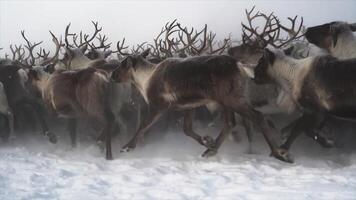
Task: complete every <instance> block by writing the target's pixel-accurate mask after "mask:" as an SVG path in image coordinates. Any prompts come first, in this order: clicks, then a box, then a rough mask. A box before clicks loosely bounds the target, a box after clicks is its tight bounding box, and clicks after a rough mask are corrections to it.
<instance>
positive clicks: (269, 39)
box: [241, 6, 303, 48]
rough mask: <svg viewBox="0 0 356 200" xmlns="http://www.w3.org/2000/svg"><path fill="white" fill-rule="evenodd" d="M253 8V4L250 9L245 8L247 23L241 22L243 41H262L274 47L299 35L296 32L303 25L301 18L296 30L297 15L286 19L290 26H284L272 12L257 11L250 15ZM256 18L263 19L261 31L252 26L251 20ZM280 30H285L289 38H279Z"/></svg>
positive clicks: (280, 45) (264, 44) (284, 43)
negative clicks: (267, 13)
mask: <svg viewBox="0 0 356 200" xmlns="http://www.w3.org/2000/svg"><path fill="white" fill-rule="evenodd" d="M254 9H255V6H253V7H252V9H251V10H250V11H248V10H247V9H246V10H245V12H246V18H247V21H248V25H246V24H244V23H241V25H242V41H243V43H251V42H254V41H255V40H257V41H258V42H260V43H261V42H262V45H263V46H266V45H267V44H270V45H272V46H274V47H277V48H279V47H282V46H284V45H286V44H288V43H289V42H291V41H293V40H295V39H298V38H300V37H301V35H299V36H298V34H299V33H300V31H301V29H302V26H303V18H302V20H301V24H300V26H299V28H298V30H297V31H296V30H295V22H296V19H297V16H295V17H294V18H293V19H292V18H288V20H289V21H291V22H292V27H291V28H286V27H285V26H283V25H282V24H281V23H280V21H279V19H278V18H277V17H276V16H275V15H274V14H273V12H272V13H270V14H269V15H266V14H264V13H261V12H260V11H257V13H256V14H254V15H253V16H252V13H253V11H254ZM256 18H263V19H264V20H265V24H264V26H263V27H262V29H261V32H259V31H258V30H260V29H259V27H258V26H256V27H254V26H253V23H252V21H253V20H254V19H256ZM281 30H283V31H286V32H287V33H288V34H289V38H287V39H284V40H283V39H280V36H281ZM247 32H248V33H247ZM252 37H254V38H252Z"/></svg>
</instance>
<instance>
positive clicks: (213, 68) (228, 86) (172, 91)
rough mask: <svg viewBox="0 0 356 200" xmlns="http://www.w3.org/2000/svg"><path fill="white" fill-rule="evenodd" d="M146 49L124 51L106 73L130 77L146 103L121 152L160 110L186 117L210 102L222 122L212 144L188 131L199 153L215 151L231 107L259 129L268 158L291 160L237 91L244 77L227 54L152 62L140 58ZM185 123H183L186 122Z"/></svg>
mask: <svg viewBox="0 0 356 200" xmlns="http://www.w3.org/2000/svg"><path fill="white" fill-rule="evenodd" d="M148 54H149V49H148V50H147V51H145V52H143V53H142V54H141V55H137V56H128V57H127V58H126V59H125V60H124V61H122V63H121V66H120V67H118V68H117V69H116V70H115V71H114V72H113V73H112V78H113V79H114V80H115V81H117V82H128V81H130V82H132V83H133V84H134V85H135V86H136V87H137V88H138V90H139V91H140V93H141V95H142V96H143V97H144V99H145V101H146V102H147V104H148V106H149V109H148V110H149V112H148V115H147V118H146V120H145V121H144V122H143V123H142V124H141V126H140V128H139V129H138V130H137V132H136V134H135V136H134V137H133V138H132V140H130V142H129V143H128V144H126V145H125V146H124V147H123V149H122V151H123V152H125V151H130V150H133V149H134V148H135V147H136V144H137V142H138V140H139V139H140V138H142V137H143V135H144V134H145V132H146V131H147V130H148V129H149V128H150V127H151V126H152V125H153V124H154V123H155V122H156V121H157V120H158V119H159V118H160V117H161V116H162V114H163V113H165V112H166V111H169V110H179V111H187V112H188V114H187V115H188V116H187V117H189V111H190V110H192V109H194V108H196V107H198V106H202V105H205V104H207V103H211V102H214V103H218V104H220V105H221V106H222V108H223V113H224V118H225V120H224V121H225V123H224V127H223V129H222V131H221V132H220V134H219V136H218V137H217V138H216V140H215V141H214V142H213V144H208V143H207V141H204V140H203V139H201V138H200V136H198V135H196V134H194V133H189V134H188V135H189V136H191V137H193V138H194V139H195V140H197V141H198V142H199V143H200V144H202V145H204V146H206V147H207V148H208V149H207V150H206V151H205V152H204V153H203V156H212V155H215V154H216V153H217V150H218V149H219V147H220V146H221V144H222V142H223V141H224V139H225V137H226V135H227V133H229V131H230V129H231V128H232V124H231V114H232V113H233V112H237V113H238V114H240V115H241V116H243V117H246V118H247V119H249V120H251V121H253V122H254V123H255V124H256V126H258V127H260V128H261V130H262V132H263V135H264V137H265V139H266V141H267V143H268V145H269V147H270V149H271V151H272V155H273V156H274V157H276V158H277V159H280V160H282V161H286V162H292V160H291V158H290V157H289V154H288V152H287V151H281V149H279V148H278V147H277V145H276V143H275V141H274V140H273V138H272V135H271V132H270V129H269V126H268V125H267V123H266V120H265V119H264V117H263V115H262V114H261V113H260V112H258V111H256V110H254V109H253V108H252V107H251V106H250V105H249V104H248V102H247V101H246V99H245V97H244V95H243V92H244V78H243V77H242V75H241V71H240V70H239V68H238V67H237V66H236V61H235V60H234V59H233V58H231V57H229V56H198V57H192V58H186V59H181V58H169V59H166V60H164V61H162V62H160V63H159V64H153V63H150V62H149V61H147V60H146V59H145V57H146V56H147V55H148ZM232 111H233V112H232ZM185 126H186V127H189V124H185Z"/></svg>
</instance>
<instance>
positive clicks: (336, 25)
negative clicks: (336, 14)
mask: <svg viewBox="0 0 356 200" xmlns="http://www.w3.org/2000/svg"><path fill="white" fill-rule="evenodd" d="M354 31H356V23H354V24H348V23H346V22H330V23H327V24H323V25H319V26H313V27H309V28H308V29H307V31H306V32H305V37H306V39H307V40H308V41H309V42H310V43H313V44H315V45H316V46H318V47H320V48H322V49H325V50H327V51H328V52H331V49H332V48H333V47H335V46H336V45H337V42H338V39H339V36H340V35H341V34H343V33H351V34H352V32H354Z"/></svg>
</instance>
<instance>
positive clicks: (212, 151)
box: [202, 108, 234, 157]
mask: <svg viewBox="0 0 356 200" xmlns="http://www.w3.org/2000/svg"><path fill="white" fill-rule="evenodd" d="M223 115H224V127H223V129H222V130H221V132H220V134H219V135H218V137H217V138H216V139H215V146H214V148H209V149H207V150H206V151H205V152H204V153H203V154H202V157H210V156H214V155H216V154H217V153H218V149H219V148H220V146H221V144H222V143H223V142H224V141H225V139H226V136H228V133H229V132H230V130H231V129H232V128H233V125H234V113H233V112H231V111H228V110H226V108H224V111H223Z"/></svg>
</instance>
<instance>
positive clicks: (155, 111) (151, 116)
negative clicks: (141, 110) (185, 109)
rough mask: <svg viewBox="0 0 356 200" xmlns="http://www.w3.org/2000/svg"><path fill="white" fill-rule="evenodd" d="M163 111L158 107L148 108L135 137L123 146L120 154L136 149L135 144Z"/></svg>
mask: <svg viewBox="0 0 356 200" xmlns="http://www.w3.org/2000/svg"><path fill="white" fill-rule="evenodd" d="M162 114H163V110H162V109H159V108H158V107H153V106H150V107H149V111H148V115H147V118H146V120H145V121H144V122H143V123H142V125H141V126H140V128H139V129H138V130H137V131H136V134H135V136H134V137H133V138H132V139H131V140H130V142H129V143H127V144H126V145H124V147H123V148H122V149H121V152H128V151H131V150H133V149H135V148H136V145H137V142H138V140H139V139H140V138H142V137H143V135H144V134H145V133H146V132H147V131H148V129H149V128H150V127H151V126H152V125H153V124H154V123H155V122H157V120H158V119H159V118H160V117H161V116H162Z"/></svg>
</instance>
